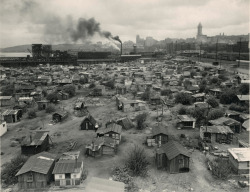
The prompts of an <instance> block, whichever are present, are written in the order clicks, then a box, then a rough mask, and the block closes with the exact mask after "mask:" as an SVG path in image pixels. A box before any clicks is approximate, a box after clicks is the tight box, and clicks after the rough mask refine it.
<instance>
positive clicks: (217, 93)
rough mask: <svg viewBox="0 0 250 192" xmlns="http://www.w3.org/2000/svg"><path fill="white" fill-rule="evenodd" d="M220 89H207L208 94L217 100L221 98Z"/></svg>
mask: <svg viewBox="0 0 250 192" xmlns="http://www.w3.org/2000/svg"><path fill="white" fill-rule="evenodd" d="M221 93H222V91H221V89H220V88H214V89H209V94H211V95H213V96H215V97H217V98H219V97H220V96H221Z"/></svg>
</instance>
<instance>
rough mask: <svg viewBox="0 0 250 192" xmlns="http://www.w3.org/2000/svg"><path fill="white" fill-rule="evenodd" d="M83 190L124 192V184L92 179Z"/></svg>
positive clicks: (87, 191)
mask: <svg viewBox="0 0 250 192" xmlns="http://www.w3.org/2000/svg"><path fill="white" fill-rule="evenodd" d="M85 190H86V192H112V191H114V192H125V184H124V183H122V182H119V181H112V180H108V179H102V178H97V177H92V178H91V180H90V181H89V182H88V183H87V186H86V188H85Z"/></svg>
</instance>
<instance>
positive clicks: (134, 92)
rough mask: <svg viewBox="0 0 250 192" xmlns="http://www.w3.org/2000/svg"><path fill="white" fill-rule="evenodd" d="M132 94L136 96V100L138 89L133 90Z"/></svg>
mask: <svg viewBox="0 0 250 192" xmlns="http://www.w3.org/2000/svg"><path fill="white" fill-rule="evenodd" d="M131 93H132V95H133V96H134V99H135V97H136V95H137V90H136V89H133V90H132V91H131Z"/></svg>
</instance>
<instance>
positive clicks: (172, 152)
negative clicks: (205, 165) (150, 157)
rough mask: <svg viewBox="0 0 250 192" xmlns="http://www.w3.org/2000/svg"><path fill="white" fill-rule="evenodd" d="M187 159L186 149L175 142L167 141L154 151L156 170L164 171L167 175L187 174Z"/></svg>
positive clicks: (188, 156)
mask: <svg viewBox="0 0 250 192" xmlns="http://www.w3.org/2000/svg"><path fill="white" fill-rule="evenodd" d="M189 159H190V155H189V154H188V151H187V149H185V148H184V147H183V146H182V145H181V144H179V143H177V142H176V141H169V142H167V143H166V144H164V145H162V146H161V147H160V148H157V149H156V157H155V160H156V161H155V162H156V166H157V168H158V169H166V170H167V171H168V172H169V173H181V172H188V171H189Z"/></svg>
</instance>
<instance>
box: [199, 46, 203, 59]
mask: <svg viewBox="0 0 250 192" xmlns="http://www.w3.org/2000/svg"><path fill="white" fill-rule="evenodd" d="M201 46H202V42H201V44H200V54H199V62H201Z"/></svg>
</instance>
